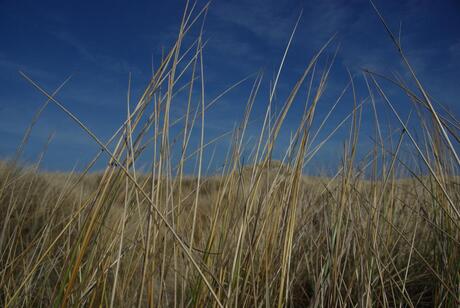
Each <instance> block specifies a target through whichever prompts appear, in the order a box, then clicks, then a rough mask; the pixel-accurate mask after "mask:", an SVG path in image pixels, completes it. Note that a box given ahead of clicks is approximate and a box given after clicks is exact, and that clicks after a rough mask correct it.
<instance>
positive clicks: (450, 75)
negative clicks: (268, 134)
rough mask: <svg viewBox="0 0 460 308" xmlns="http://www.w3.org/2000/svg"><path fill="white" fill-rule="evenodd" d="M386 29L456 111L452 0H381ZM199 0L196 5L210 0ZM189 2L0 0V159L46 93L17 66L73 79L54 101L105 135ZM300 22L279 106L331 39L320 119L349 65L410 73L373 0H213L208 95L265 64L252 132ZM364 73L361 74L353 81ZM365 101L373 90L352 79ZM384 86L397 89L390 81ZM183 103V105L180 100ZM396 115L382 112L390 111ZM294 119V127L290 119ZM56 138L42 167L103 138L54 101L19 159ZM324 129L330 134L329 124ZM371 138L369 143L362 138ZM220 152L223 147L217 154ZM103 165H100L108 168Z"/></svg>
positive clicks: (220, 122)
mask: <svg viewBox="0 0 460 308" xmlns="http://www.w3.org/2000/svg"><path fill="white" fill-rule="evenodd" d="M375 3H376V5H377V6H378V7H379V9H380V10H381V13H382V14H383V15H384V16H385V18H386V20H387V21H388V23H389V25H390V27H391V28H392V29H393V30H394V31H395V32H398V31H399V29H401V40H402V46H403V48H404V49H405V52H406V54H407V56H408V58H409V61H410V63H411V64H412V65H413V66H414V68H415V69H416V71H417V74H418V75H419V77H420V78H421V80H422V82H423V84H424V85H426V86H427V89H428V90H429V92H430V94H431V95H432V96H434V97H435V98H436V99H437V100H439V101H440V102H442V103H444V104H446V105H447V106H449V107H450V108H451V109H452V110H454V111H455V112H456V113H457V114H458V112H459V111H460V107H459V105H458V102H456V98H457V97H458V96H459V94H460V89H459V87H458V84H459V82H458V80H460V18H458V15H459V13H460V3H459V2H458V1H454V0H446V1H427V0H426V1H425V0H409V1H382V0H380V1H377V0H376V1H375ZM204 4H205V3H204V2H200V1H199V2H198V6H202V5H204ZM183 8H184V2H183V1H159V0H157V1H153V0H150V1H129V2H128V1H9V0H3V1H0V38H1V43H0V136H1V137H2V142H1V143H0V157H4V158H5V157H8V156H11V155H12V154H13V153H14V151H15V149H16V147H17V145H18V144H19V142H20V140H21V138H22V135H23V133H24V130H25V129H26V127H27V125H28V123H29V122H30V120H31V119H32V117H33V114H34V112H35V111H36V110H37V108H39V106H40V105H41V104H42V103H43V102H44V100H45V98H44V97H43V95H41V94H40V93H38V92H37V91H36V90H35V89H33V88H32V87H31V86H30V84H28V83H27V82H26V81H25V80H24V79H23V78H21V77H20V75H19V74H18V70H23V71H24V72H26V73H27V74H28V75H30V76H31V77H32V78H33V79H34V80H36V81H38V82H39V83H40V84H41V85H42V86H44V88H45V89H47V90H49V91H51V92H52V91H53V90H54V89H55V88H57V87H58V86H59V85H60V84H61V83H62V81H63V80H64V79H66V78H67V77H68V76H69V75H72V79H71V81H70V82H69V83H68V84H67V85H66V86H65V87H64V88H63V89H62V91H61V92H60V93H59V95H58V97H59V98H60V100H61V101H62V102H63V103H64V104H65V105H66V106H67V107H68V108H69V109H70V110H72V111H73V112H74V113H75V114H76V115H77V116H78V117H79V118H80V119H82V120H83V122H85V123H86V124H87V125H88V126H89V127H90V128H91V129H92V130H93V131H94V132H95V133H96V134H97V135H98V136H100V137H101V139H103V140H106V139H107V138H108V137H109V136H111V134H112V133H113V132H114V131H115V130H116V128H118V126H119V125H120V124H121V123H122V121H123V119H124V118H125V116H126V114H125V99H126V90H127V83H128V74H129V73H132V78H133V79H132V82H133V84H134V95H136V94H139V91H140V90H141V89H142V87H143V86H145V85H146V83H147V81H148V78H149V76H150V75H151V65H152V59H153V65H154V66H155V64H158V62H159V59H160V57H161V53H162V48H166V49H167V48H169V47H170V46H171V43H172V42H173V41H174V39H175V36H176V33H177V31H178V28H179V24H180V19H181V15H182V12H183ZM301 10H303V14H302V18H301V21H300V24H299V26H298V30H297V32H296V35H295V37H294V41H293V44H292V47H291V49H290V52H289V54H288V57H287V60H286V67H285V69H284V70H283V72H282V74H281V77H280V84H279V95H278V96H277V97H279V102H278V103H279V104H281V103H282V101H283V95H285V94H286V93H287V92H286V91H287V90H288V89H289V87H292V86H293V84H294V83H295V81H296V80H297V78H299V76H300V74H301V73H302V70H303V69H304V68H305V66H306V65H307V64H308V62H309V61H310V59H311V57H312V55H313V54H314V53H315V52H316V51H317V50H318V49H319V48H320V47H321V46H322V45H323V44H324V43H325V42H326V41H327V40H328V39H329V38H330V37H331V36H332V35H333V34H336V35H337V37H336V39H335V41H334V47H333V48H332V50H331V52H334V50H335V49H334V48H335V47H337V46H339V49H338V55H337V58H336V61H335V64H334V67H333V70H332V73H331V77H330V80H329V83H328V88H327V90H326V94H325V96H324V103H321V104H320V106H319V109H318V114H319V116H321V115H324V114H326V113H327V111H328V108H329V107H330V106H331V104H332V103H333V101H334V100H335V97H337V95H338V93H339V92H340V91H341V90H342V88H343V87H344V86H345V85H346V83H347V69H349V70H350V71H351V72H352V73H353V74H358V75H359V70H360V68H362V67H366V68H370V69H372V70H375V71H378V72H381V73H384V74H391V73H394V72H399V73H401V74H402V75H403V76H405V75H404V74H405V71H404V69H403V67H402V65H401V61H400V58H399V57H398V54H397V52H396V50H395V49H394V47H393V46H392V44H391V42H390V40H389V38H388V36H387V35H386V33H385V30H384V28H383V26H382V25H381V23H380V22H379V20H378V18H377V16H376V14H375V12H374V11H373V9H372V7H371V5H370V3H369V2H368V1H367V0H351V1H335V0H325V1H319V0H313V1H294V0H293V1H274V0H266V1H263V0H252V1H249V0H238V1H224V0H215V1H214V2H213V3H212V4H211V6H210V9H209V14H208V16H207V20H206V25H205V33H204V35H205V38H206V39H208V40H209V42H208V44H207V46H206V49H205V51H204V63H205V73H206V77H205V80H206V89H207V94H206V95H207V99H208V100H209V99H212V97H213V96H215V95H217V94H218V93H219V92H221V91H223V90H225V89H226V88H227V87H228V86H230V85H231V84H233V83H234V82H236V81H238V80H240V79H242V78H244V77H245V76H247V75H249V74H253V73H255V72H258V71H260V70H262V71H263V72H264V76H265V77H264V81H263V84H264V86H263V87H262V91H261V93H260V96H261V98H260V99H259V100H258V101H257V102H256V105H255V109H254V114H253V118H254V119H256V120H255V122H254V124H253V125H254V128H252V127H251V129H250V133H251V132H252V134H253V135H254V136H257V129H256V127H257V126H258V125H260V124H261V123H260V121H257V118H260V117H261V115H263V112H264V110H265V108H266V102H267V99H266V97H267V96H268V90H267V89H268V84H269V82H270V80H272V79H273V77H272V76H273V75H274V74H275V72H276V70H277V67H278V65H279V63H280V60H281V58H282V55H283V52H284V48H285V46H286V43H287V41H288V39H289V36H290V33H291V31H292V28H293V26H294V24H295V21H296V19H297V17H298V16H299V13H300V12H301ZM357 78H359V76H358V77H357ZM357 84H358V85H357V91H358V96H359V97H360V98H365V97H366V95H367V93H366V91H365V88H364V87H363V85H362V84H361V85H359V81H357ZM250 87H251V83H250V82H248V83H245V84H243V85H242V86H241V87H239V88H238V89H237V90H235V91H233V92H232V93H231V94H230V95H228V96H226V97H225V98H224V99H223V100H222V101H221V102H220V103H219V104H218V105H217V106H216V107H215V108H213V109H212V110H211V111H210V112H209V113H208V114H207V115H206V125H205V127H206V132H207V138H208V139H210V138H211V137H213V136H216V135H218V134H221V133H224V132H225V131H228V130H230V129H231V128H232V127H233V126H234V124H235V123H236V122H238V121H239V120H240V119H241V114H242V112H243V110H244V107H245V102H246V98H247V96H248V94H249V91H250ZM388 91H389V93H393V92H392V91H393V90H391V89H389V90H388ZM394 95H395V96H394V103H395V105H396V106H397V107H398V108H399V109H400V110H401V112H402V114H407V112H408V110H409V109H410V105H409V103H408V102H407V100H403V99H402V97H401V96H398V95H397V94H396V93H395V94H394ZM351 107H352V102H351V101H350V97H348V99H347V101H346V102H344V103H343V104H341V105H340V107H339V108H338V110H337V112H336V113H334V116H333V117H332V119H331V123H330V124H328V125H329V126H330V127H329V129H330V128H333V127H334V125H335V124H336V123H338V122H339V121H340V120H341V119H342V118H343V117H344V116H345V115H346V113H347V112H348V111H350V110H351V109H350V108H351ZM178 109H180V107H178ZM301 110H303V106H302V104H301V103H296V105H295V106H294V107H293V109H292V111H291V112H290V113H289V115H288V121H287V124H286V127H285V128H284V129H283V132H282V135H281V139H280V148H281V149H282V148H283V144H285V143H287V141H288V137H289V134H290V130H291V129H294V128H295V124H296V123H298V122H296V121H298V119H299V114H300V112H299V111H301ZM386 116H387V117H388V121H392V120H391V115H390V114H387V113H385V112H383V117H386ZM372 121H373V120H372V118H371V117H370V116H369V113H367V112H364V115H363V128H362V134H363V136H364V137H363V139H362V140H363V141H362V145H363V147H364V148H365V147H366V142H368V144H367V146H368V147H369V144H371V143H370V142H371V141H370V140H371V139H370V137H369V138H367V137H366V136H372V135H373V132H372V127H373V125H372ZM291 124H292V127H290V125H291ZM346 131H347V130H346V129H345V132H344V133H343V134H342V133H339V134H337V136H335V137H334V138H333V139H332V140H331V141H330V143H329V144H328V145H327V146H326V147H325V148H324V150H323V151H322V153H321V155H319V157H318V158H317V159H316V163H317V165H318V166H325V167H327V165H328V164H330V162H332V161H335V160H336V159H337V158H338V157H340V150H341V149H342V144H343V140H344V138H345V137H346V135H345V133H346ZM53 132H54V133H55V135H54V139H53V141H52V143H51V145H50V147H49V149H48V152H47V155H46V157H45V160H44V162H43V167H44V168H45V169H48V170H69V169H72V168H73V167H74V166H75V165H76V166H77V168H81V167H82V166H83V165H84V164H85V162H88V161H89V160H90V159H91V157H92V156H93V155H94V154H95V153H96V152H97V149H98V148H97V146H96V144H94V142H93V141H91V140H90V139H88V138H87V137H86V135H85V134H84V133H83V132H81V130H80V129H79V128H78V127H77V126H76V125H75V124H74V123H72V122H71V121H70V120H69V119H68V118H66V117H65V116H64V115H63V114H62V113H61V112H60V111H59V110H58V109H57V108H55V106H52V105H50V106H48V108H47V109H46V110H45V112H44V114H43V116H42V117H41V119H40V121H39V123H38V125H37V126H36V128H35V130H34V132H33V134H32V136H31V140H30V142H29V144H28V146H27V151H26V154H25V156H24V159H25V160H28V161H33V160H34V159H35V158H36V157H37V156H38V155H39V153H40V151H41V150H42V148H43V146H44V144H45V143H46V140H47V138H48V136H49V134H51V133H53ZM325 132H327V130H326V131H325ZM366 140H367V141H366ZM217 152H218V153H220V154H219V155H220V156H222V155H223V154H222V153H224V151H223V150H220V151H217ZM103 164H104V161H101V162H100V164H99V167H102V166H103Z"/></svg>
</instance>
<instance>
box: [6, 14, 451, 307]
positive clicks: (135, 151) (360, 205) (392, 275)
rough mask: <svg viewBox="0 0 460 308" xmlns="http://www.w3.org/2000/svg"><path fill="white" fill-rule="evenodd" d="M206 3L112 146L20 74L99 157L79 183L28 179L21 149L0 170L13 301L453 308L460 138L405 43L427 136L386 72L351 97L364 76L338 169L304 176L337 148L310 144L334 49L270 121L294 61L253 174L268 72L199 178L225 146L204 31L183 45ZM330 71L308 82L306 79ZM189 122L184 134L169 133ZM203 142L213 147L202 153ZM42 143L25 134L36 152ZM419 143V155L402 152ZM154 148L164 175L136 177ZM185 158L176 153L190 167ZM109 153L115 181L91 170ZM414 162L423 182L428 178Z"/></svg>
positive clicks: (156, 169)
mask: <svg viewBox="0 0 460 308" xmlns="http://www.w3.org/2000/svg"><path fill="white" fill-rule="evenodd" d="M207 9H208V7H207V6H206V7H204V8H203V9H202V10H201V11H198V12H197V8H196V7H195V6H192V7H188V6H187V8H186V10H185V14H184V17H183V20H182V23H181V27H180V31H179V34H178V38H177V41H176V43H175V45H174V46H173V47H172V49H171V50H170V52H169V53H167V54H165V56H164V58H163V59H162V62H161V65H160V67H159V68H158V69H157V71H156V72H155V74H154V76H153V77H152V79H151V81H150V82H149V84H148V85H147V87H146V89H145V91H144V94H143V96H142V97H141V98H140V99H139V100H138V101H137V102H135V103H134V104H133V102H132V101H131V94H130V90H128V99H127V119H126V121H125V122H124V123H122V124H121V125H120V128H119V129H118V130H117V131H116V132H115V134H114V135H113V137H112V138H110V140H109V141H107V142H103V141H101V140H100V139H99V138H98V137H97V136H96V135H95V134H94V133H93V132H92V131H91V130H90V129H89V128H88V127H87V126H86V125H85V124H84V123H83V122H82V121H81V120H80V119H78V118H76V117H75V116H74V115H73V114H72V112H71V111H70V110H68V109H67V108H66V107H65V105H64V103H62V102H60V101H58V100H57V99H56V98H55V97H54V95H55V94H56V93H57V92H58V90H59V89H58V90H57V91H56V92H55V93H53V94H49V93H48V92H47V91H45V90H44V89H42V87H41V86H40V85H39V84H38V83H37V82H36V81H34V80H31V79H30V78H29V77H28V76H27V75H26V74H25V73H22V75H23V76H24V78H26V79H27V80H28V81H29V82H30V83H31V84H32V85H33V86H34V87H35V88H36V89H37V90H39V91H40V92H41V93H43V94H44V96H45V97H46V99H47V101H46V103H45V106H46V105H47V104H49V103H52V104H54V105H56V106H57V107H58V108H60V110H62V111H63V113H64V114H66V115H67V116H68V117H69V118H70V119H71V120H72V121H74V122H75V123H76V124H77V125H79V126H80V127H81V128H82V130H84V131H85V132H86V133H87V134H88V137H89V138H91V139H93V140H94V141H95V142H96V143H97V144H98V145H99V146H100V148H101V151H100V152H99V153H98V154H97V156H96V157H95V159H94V161H93V162H91V163H90V164H89V165H88V168H87V169H85V170H84V172H82V173H67V174H65V173H62V174H59V173H44V172H40V171H39V170H40V169H39V162H38V163H37V165H34V166H31V167H27V168H26V167H22V166H20V164H18V163H17V158H18V157H19V155H20V154H21V152H22V150H23V144H22V145H21V146H20V148H19V150H18V155H17V156H16V157H15V158H14V159H13V160H11V161H6V162H2V163H1V164H0V210H1V212H2V215H1V216H0V226H1V229H0V232H1V233H0V253H1V254H0V304H1V305H2V306H6V307H17V306H31V307H35V306H45V307H49V306H61V307H66V306H91V307H92V306H110V307H114V306H117V307H132V306H137V307H144V306H156V307H169V306H171V307H273V306H278V307H283V306H290V307H304V306H312V307H342V306H344V307H345V306H350V307H353V306H359V307H396V306H398V307H415V306H417V307H418V306H421V307H422V306H429V307H431V306H436V307H456V306H458V305H459V304H460V214H459V204H460V189H459V187H460V182H459V178H458V177H457V176H456V175H458V167H459V162H458V158H457V153H456V144H455V143H454V142H457V141H458V140H459V138H458V137H459V135H458V127H459V121H458V120H456V118H455V116H454V115H452V114H450V113H445V114H441V113H438V112H437V111H436V110H435V106H434V104H433V103H432V102H431V98H430V97H429V95H428V94H427V92H426V90H425V89H424V88H423V86H422V84H421V83H420V82H419V81H418V79H417V77H416V75H415V72H414V71H413V70H412V68H411V66H410V64H409V62H408V61H407V59H406V58H405V56H404V53H403V51H402V50H401V49H400V46H399V45H398V42H397V41H396V40H394V43H395V44H396V46H397V48H398V51H400V53H401V55H402V56H403V59H404V61H405V63H406V65H407V67H408V70H409V71H410V73H411V74H412V77H413V78H414V79H415V80H416V88H415V89H409V88H408V87H407V86H406V85H405V84H404V83H403V82H400V81H393V82H394V83H395V84H396V85H397V86H398V87H399V88H400V89H402V90H403V91H404V93H405V94H407V96H408V98H409V100H410V102H412V103H413V108H414V110H416V111H417V117H418V118H417V119H418V120H419V121H420V123H421V125H420V126H421V130H420V131H418V133H419V134H421V136H422V140H421V141H419V140H418V139H417V138H415V137H414V131H411V130H410V128H409V127H408V125H407V122H406V121H403V120H402V119H401V118H400V117H399V114H398V111H397V109H396V108H394V106H393V104H392V102H391V100H390V99H389V98H388V97H387V96H386V94H385V92H384V90H383V88H382V86H381V85H380V83H379V80H381V78H382V76H379V75H377V74H375V73H373V72H369V71H365V72H364V78H365V81H366V82H367V84H368V87H369V97H367V98H366V99H364V100H362V101H360V100H359V99H358V98H357V97H356V95H355V91H354V81H353V80H354V79H353V77H351V76H350V84H349V85H347V87H346V88H345V90H344V91H352V93H353V98H354V99H353V101H352V104H353V106H354V107H353V108H352V111H351V112H350V113H349V114H348V115H343V121H342V122H341V124H340V125H338V126H337V129H347V128H345V127H344V126H343V125H344V123H349V124H350V130H349V137H348V139H347V140H346V141H344V149H343V158H342V161H341V164H340V167H339V169H338V170H337V172H336V175H335V176H334V177H306V176H305V175H304V173H303V170H304V167H305V165H306V164H307V163H308V162H309V161H310V160H311V158H312V157H313V156H314V155H315V154H316V153H317V152H318V150H319V149H320V148H321V146H322V145H323V144H324V142H326V141H327V139H329V137H327V138H326V139H324V140H323V141H324V142H323V141H320V142H318V141H317V140H314V139H316V136H318V130H316V131H313V129H312V127H313V126H312V123H313V120H314V119H315V118H316V115H315V111H316V107H317V104H318V102H319V100H320V98H321V96H322V94H323V92H324V91H325V90H326V85H327V78H328V76H329V72H330V67H331V65H332V63H331V64H330V65H327V66H326V67H325V68H324V70H322V71H321V70H320V69H319V64H318V60H319V59H320V58H321V56H322V55H323V52H324V51H325V50H326V49H327V48H328V47H329V45H330V44H331V42H332V41H333V40H332V39H331V40H330V41H328V42H327V43H326V44H325V45H324V46H323V48H321V49H320V50H319V51H318V53H317V54H316V55H315V56H314V57H313V58H312V60H311V62H310V63H309V65H308V66H307V67H306V68H305V70H304V73H303V74H302V76H300V78H299V80H298V82H297V83H296V84H295V85H294V86H293V88H292V91H291V93H290V95H289V96H288V97H287V98H286V100H285V102H284V105H283V107H282V109H281V110H280V112H279V113H276V114H275V113H274V112H273V111H272V106H271V105H272V99H273V96H274V93H275V89H276V84H277V82H278V77H279V76H280V72H281V71H282V68H283V64H284V57H283V60H282V62H281V65H280V67H279V70H278V74H277V77H276V80H275V83H274V85H275V86H274V87H273V89H272V90H271V93H270V96H269V101H268V104H267V112H266V114H265V120H264V122H263V124H262V127H261V134H260V138H259V139H258V142H256V143H255V144H254V145H253V147H252V148H251V149H250V150H251V153H252V154H251V160H250V164H247V165H243V164H242V156H243V155H242V153H243V152H244V150H246V146H245V142H244V141H245V133H246V130H247V125H248V123H249V122H250V115H251V111H252V106H253V104H254V101H255V97H256V96H257V93H258V91H259V86H260V84H261V82H262V76H261V75H258V76H257V77H256V78H255V80H254V83H253V88H252V91H251V94H250V96H249V98H248V99H247V108H246V111H245V114H244V115H243V118H242V121H241V123H240V125H239V127H237V128H236V129H235V130H234V131H232V132H231V134H232V140H233V142H232V144H231V146H230V148H229V151H228V156H227V158H226V161H225V164H224V167H223V169H222V170H221V174H216V175H214V176H204V175H203V174H204V168H205V166H207V163H208V162H205V161H203V151H204V149H205V148H206V147H207V146H208V145H209V144H210V143H212V141H211V142H207V141H206V138H205V135H206V131H205V127H206V125H205V123H206V120H205V119H206V118H205V111H206V110H207V109H208V108H210V107H211V106H212V105H213V104H214V103H216V102H217V101H218V99H219V98H220V97H221V96H219V97H218V98H216V99H214V100H212V101H210V102H209V103H208V102H207V100H205V95H204V93H205V89H204V77H205V74H204V71H203V57H202V47H203V45H204V43H203V41H202V37H201V34H200V35H199V37H198V38H197V39H196V40H195V41H194V43H192V45H191V46H188V47H184V46H183V42H184V37H185V36H186V35H187V34H188V32H189V31H190V29H191V28H192V27H193V26H194V25H195V23H197V22H198V21H199V20H200V18H202V17H203V15H205V12H206V11H207ZM382 21H383V18H382ZM384 25H385V26H386V24H385V23H384ZM293 34H294V33H293ZM390 36H391V37H392V38H393V36H392V33H391V32H390ZM291 39H292V36H291ZM290 41H291V40H290ZM290 41H289V44H288V48H286V53H287V52H288V49H289V45H290ZM286 53H285V54H286ZM318 72H319V73H318ZM190 75H191V77H190V80H189V81H186V82H184V79H185V76H190ZM318 76H319V83H318V84H317V85H313V83H312V82H311V81H310V80H316V77H318ZM237 84H239V83H237ZM129 88H130V86H129ZM231 88H232V87H231ZM305 89H307V91H308V95H307V96H308V101H307V102H306V106H305V109H304V114H303V117H302V120H301V122H300V123H299V125H298V129H297V131H295V132H293V134H292V138H291V140H290V146H289V148H287V149H285V150H286V151H285V153H286V154H285V156H284V157H283V158H282V161H281V162H278V161H275V160H274V159H273V157H272V153H273V149H274V147H275V144H276V140H277V138H278V136H279V132H280V130H281V127H282V125H283V122H284V120H285V119H286V116H287V113H288V111H289V109H290V107H291V106H292V104H293V102H294V100H295V99H296V97H298V95H299V93H302V91H305ZM179 92H182V93H186V94H187V95H186V98H185V100H184V99H180V98H179V97H180V96H178V95H177V94H178V93H179ZM226 92H227V91H225V92H224V93H223V94H222V95H225V93H226ZM418 93H420V95H419V94H418ZM376 97H379V98H381V99H382V100H383V101H384V103H385V104H387V105H388V106H389V107H390V110H392V112H393V113H394V114H395V116H396V117H397V118H398V121H400V124H401V129H399V130H397V131H396V132H395V133H394V134H392V135H391V136H382V130H381V128H380V124H379V122H378V116H377V109H376V108H375V104H376V101H375V100H376ZM340 99H341V98H339V99H338V100H337V102H338V101H340ZM172 104H183V106H185V110H186V112H185V114H184V115H183V117H181V118H180V119H178V120H172V119H171V118H170V110H171V105H172ZM365 104H369V105H371V107H372V108H373V109H372V110H373V111H374V113H375V119H376V132H375V140H376V141H375V147H374V148H373V149H372V150H371V151H370V152H369V153H368V155H366V156H365V157H364V158H363V159H360V160H358V159H357V157H356V155H357V151H358V148H359V144H360V143H359V140H360V134H359V131H360V118H361V115H362V111H363V106H364V105H365ZM335 106H336V105H334V107H333V109H331V112H333V110H334V108H335ZM41 110H42V109H40V110H39V111H38V113H37V117H36V118H34V120H33V121H32V124H31V128H32V127H33V125H34V124H35V122H36V121H37V120H38V117H39V115H40V113H41ZM328 117H329V114H328V115H327V116H326V117H325V118H324V119H322V120H321V119H320V120H321V121H323V122H326V121H327V120H328ZM197 122H199V125H197ZM177 125H180V126H181V127H182V129H181V131H180V133H179V134H178V135H177V136H171V134H172V130H171V127H173V126H177ZM323 128H324V126H323V125H321V126H320V129H323ZM335 132H336V130H333V131H332V132H331V135H333V134H334V133H335ZM194 133H195V134H196V133H198V135H199V136H200V145H199V146H198V148H197V149H190V136H192V134H194ZM29 134H30V129H28V130H27V132H26V137H25V138H24V142H26V141H27V139H28V135H29ZM177 140H179V141H177ZM313 140H314V141H315V142H313ZM388 140H389V141H388ZM406 143H409V146H411V147H412V148H411V149H412V150H413V151H412V152H411V153H412V154H404V155H403V154H401V153H402V150H401V149H402V147H403V146H405V145H406ZM147 147H150V148H153V154H152V157H151V169H150V171H149V172H145V171H144V172H140V171H139V170H138V169H137V164H136V163H137V159H138V157H139V155H140V154H141V153H143V152H144V151H145V149H146V148H147ZM173 150H175V151H179V152H180V153H181V159H180V160H179V161H178V163H177V164H173V159H172V155H171V153H172V151H173ZM408 155H409V157H407V156H408ZM104 156H105V157H108V162H107V167H106V169H105V170H104V171H103V172H101V173H99V174H92V173H89V171H90V170H91V167H92V166H93V164H94V162H95V161H96V160H98V159H101V157H104ZM407 158H409V161H410V160H412V161H413V162H414V164H409V163H407V161H408V159H407ZM189 161H195V162H196V165H197V166H198V168H197V174H196V176H188V175H186V174H185V172H184V166H185V165H186V164H187V163H188V162H189ZM419 164H422V165H423V167H424V168H425V169H426V170H427V172H421V171H419V169H417V168H416V167H417V166H418V165H419ZM402 175H407V176H406V177H404V178H401V176H402Z"/></svg>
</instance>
